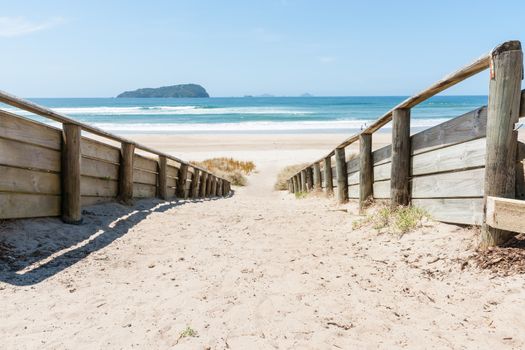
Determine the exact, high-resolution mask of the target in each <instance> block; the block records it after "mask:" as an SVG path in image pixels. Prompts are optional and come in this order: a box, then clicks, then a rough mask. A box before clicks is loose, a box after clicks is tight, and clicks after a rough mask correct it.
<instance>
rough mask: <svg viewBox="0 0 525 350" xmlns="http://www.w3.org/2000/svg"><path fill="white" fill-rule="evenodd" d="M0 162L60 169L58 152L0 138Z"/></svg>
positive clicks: (55, 170) (45, 168)
mask: <svg viewBox="0 0 525 350" xmlns="http://www.w3.org/2000/svg"><path fill="white" fill-rule="evenodd" d="M0 150H1V152H0V164H3V165H11V166H16V167H22V168H28V169H40V170H49V171H54V172H59V171H60V163H61V161H60V152H57V151H55V150H51V149H48V148H43V147H39V146H34V145H30V144H27V143H22V142H18V141H14V140H6V139H1V138H0Z"/></svg>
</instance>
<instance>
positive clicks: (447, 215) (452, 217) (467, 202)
mask: <svg viewBox="0 0 525 350" xmlns="http://www.w3.org/2000/svg"><path fill="white" fill-rule="evenodd" d="M412 205H413V206H415V207H418V208H422V209H424V210H425V211H427V212H428V213H429V214H430V217H431V218H432V219H434V220H437V221H442V222H448V223H452V224H464V225H481V223H482V222H483V198H432V199H412Z"/></svg>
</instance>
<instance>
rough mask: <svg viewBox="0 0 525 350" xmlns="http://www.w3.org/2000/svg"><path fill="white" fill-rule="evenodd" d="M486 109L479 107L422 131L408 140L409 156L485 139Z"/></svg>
mask: <svg viewBox="0 0 525 350" xmlns="http://www.w3.org/2000/svg"><path fill="white" fill-rule="evenodd" d="M486 128H487V108H486V107H481V108H477V109H475V110H473V111H470V112H468V113H465V114H463V115H462V116H459V117H457V118H454V119H451V120H448V121H446V122H444V123H441V124H439V125H436V126H434V127H431V128H429V129H426V130H423V131H421V132H419V133H417V134H414V135H413V136H412V137H411V138H410V143H411V154H419V153H423V152H428V151H431V150H433V149H437V148H441V147H447V146H451V145H454V144H458V143H462V142H467V141H470V140H474V139H479V138H482V137H485V134H486Z"/></svg>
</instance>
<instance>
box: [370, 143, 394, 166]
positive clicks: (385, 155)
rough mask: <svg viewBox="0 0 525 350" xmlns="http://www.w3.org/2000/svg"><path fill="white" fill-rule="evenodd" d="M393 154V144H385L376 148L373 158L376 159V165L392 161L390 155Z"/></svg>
mask: <svg viewBox="0 0 525 350" xmlns="http://www.w3.org/2000/svg"><path fill="white" fill-rule="evenodd" d="M391 156H392V145H388V146H384V147H381V148H379V149H376V150H375V151H374V152H372V159H373V160H374V166H377V165H380V164H384V163H390V160H391V159H390V157H391Z"/></svg>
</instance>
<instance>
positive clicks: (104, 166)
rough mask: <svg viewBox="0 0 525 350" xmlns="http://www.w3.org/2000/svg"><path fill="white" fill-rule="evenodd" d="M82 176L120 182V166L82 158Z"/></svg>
mask: <svg viewBox="0 0 525 350" xmlns="http://www.w3.org/2000/svg"><path fill="white" fill-rule="evenodd" d="M80 174H81V175H86V176H93V177H99V178H104V179H111V180H118V174H119V166H118V164H114V163H108V162H104V161H100V160H97V159H93V158H85V157H82V161H81V162H80Z"/></svg>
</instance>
